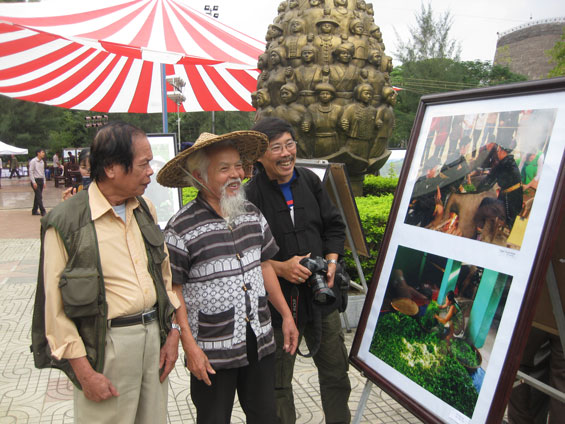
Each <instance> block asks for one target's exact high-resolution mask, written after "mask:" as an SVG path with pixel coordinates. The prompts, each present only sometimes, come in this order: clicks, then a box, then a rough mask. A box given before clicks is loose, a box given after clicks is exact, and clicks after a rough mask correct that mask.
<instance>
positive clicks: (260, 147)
mask: <svg viewBox="0 0 565 424" xmlns="http://www.w3.org/2000/svg"><path fill="white" fill-rule="evenodd" d="M224 140H231V141H233V146H234V147H235V148H236V149H237V151H238V152H239V156H240V157H241V160H242V161H243V162H245V163H253V162H255V161H256V160H257V159H258V158H259V157H261V156H262V155H263V153H265V150H267V146H268V144H269V139H268V138H267V136H266V135H265V134H263V133H261V132H258V131H233V132H230V133H227V134H222V135H216V134H211V133H207V132H204V133H202V134H200V136H199V137H198V139H197V140H196V141H195V142H194V144H193V145H192V146H191V147H189V148H188V149H186V150H183V151H182V152H180V153H179V154H178V155H176V156H175V157H174V158H173V159H171V160H170V161H169V162H167V163H166V164H165V166H164V167H163V168H162V169H161V170H160V171H159V173H158V174H157V182H158V183H159V184H161V185H163V186H165V187H188V186H191V185H192V182H191V181H190V179H189V177H187V175H186V173H187V172H190V171H191V170H189V169H187V167H186V159H187V158H188V157H189V156H190V155H191V154H193V153H194V152H196V151H198V150H200V149H203V148H204V147H209V146H212V145H214V144H216V143H219V142H220V141H224Z"/></svg>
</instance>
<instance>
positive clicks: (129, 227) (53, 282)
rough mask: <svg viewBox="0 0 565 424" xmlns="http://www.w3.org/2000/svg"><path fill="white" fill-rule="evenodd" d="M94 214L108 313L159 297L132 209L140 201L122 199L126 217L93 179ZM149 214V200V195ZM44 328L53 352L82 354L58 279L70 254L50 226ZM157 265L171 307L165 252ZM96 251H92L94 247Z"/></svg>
mask: <svg viewBox="0 0 565 424" xmlns="http://www.w3.org/2000/svg"><path fill="white" fill-rule="evenodd" d="M88 196H89V204H90V210H91V214H92V220H93V221H94V226H95V228H96V235H97V237H98V251H99V252H100V262H101V264H102V273H103V275H104V285H105V289H106V302H107V304H108V319H112V318H116V317H120V316H126V315H132V314H138V313H140V312H143V311H146V310H149V309H151V308H152V307H153V306H154V305H155V303H156V302H157V295H156V292H155V285H154V283H153V279H152V278H151V275H150V274H149V271H148V269H147V265H148V262H147V253H146V250H145V243H144V242H143V236H142V234H141V231H140V229H139V226H138V225H137V221H136V220H135V217H134V215H133V210H134V209H135V208H137V207H139V202H138V201H137V199H136V198H131V199H128V200H127V201H126V222H125V223H124V221H123V220H122V219H121V218H120V217H119V216H118V215H117V214H116V213H115V212H114V209H113V208H112V206H111V205H110V203H109V202H108V200H107V199H106V198H105V197H104V195H103V194H102V193H101V192H100V189H99V188H98V186H97V185H96V183H95V182H93V183H92V184H90V187H89V189H88ZM147 204H148V205H149V208H150V210H151V214H152V215H153V218H154V219H155V218H156V213H155V208H154V206H153V204H152V203H151V202H149V201H147ZM44 252H45V259H44V265H43V275H44V282H45V333H46V336H47V341H48V342H49V347H50V348H51V352H52V355H53V356H54V357H55V358H57V359H61V358H66V359H71V358H80V357H82V356H85V355H86V350H85V348H84V344H83V342H82V339H81V337H80V335H79V333H78V331H77V328H76V326H75V324H74V323H73V322H72V321H71V320H70V319H69V318H68V317H67V316H66V315H65V312H64V311H63V301H62V298H61V292H60V290H59V280H60V278H61V274H62V272H63V270H64V268H65V265H66V263H67V260H68V255H67V251H66V250H65V246H64V244H63V240H62V239H61V237H60V235H59V234H58V233H57V231H56V230H55V229H54V228H53V227H51V228H49V229H48V230H47V232H46V233H45V240H44ZM165 252H166V253H167V257H166V258H165V260H164V261H163V264H162V266H161V269H162V272H163V280H164V282H165V287H166V290H167V293H168V295H169V299H170V301H171V303H172V304H173V306H174V308H175V309H176V308H178V307H179V305H180V303H179V300H178V298H177V296H176V294H175V293H174V292H173V290H172V284H171V269H170V264H169V254H168V251H167V247H166V246H165ZM93 254H94V253H93Z"/></svg>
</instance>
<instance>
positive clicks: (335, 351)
mask: <svg viewBox="0 0 565 424" xmlns="http://www.w3.org/2000/svg"><path fill="white" fill-rule="evenodd" d="M302 337H305V338H306V341H307V342H309V340H313V338H314V334H313V329H312V326H310V325H307V326H306V327H305V328H304V329H303V330H301V331H300V338H299V341H300V340H302ZM275 340H276V343H277V350H276V353H275V395H276V407H277V417H278V422H279V423H283V424H294V423H295V422H296V410H295V407H294V395H293V393H292V377H293V372H294V361H295V359H296V355H293V356H291V355H289V354H288V353H286V352H285V351H283V350H282V346H283V335H282V331H281V329H280V328H275ZM313 359H314V363H315V364H316V367H317V368H318V380H319V382H320V394H321V397H322V408H323V410H324V416H325V418H326V421H325V422H326V423H327V424H335V423H349V422H350V421H351V413H350V411H349V406H348V404H347V402H348V401H349V394H350V393H351V383H350V382H349V376H348V375H347V370H348V356H347V349H346V348H345V342H344V337H343V331H342V329H341V320H340V318H339V313H338V311H337V310H336V311H334V312H332V313H330V314H329V315H327V316H325V317H322V340H321V343H320V349H319V350H318V352H317V353H316V355H314V356H313Z"/></svg>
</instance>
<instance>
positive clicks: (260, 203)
mask: <svg viewBox="0 0 565 424" xmlns="http://www.w3.org/2000/svg"><path fill="white" fill-rule="evenodd" d="M295 173H296V174H295V175H296V178H295V179H294V181H293V182H292V183H291V190H292V196H293V199H294V222H295V224H294V225H293V223H292V220H291V217H290V211H289V208H288V206H287V204H286V201H285V198H284V195H283V193H282V191H281V190H280V188H279V185H278V183H277V181H274V180H273V181H271V180H269V177H268V176H267V174H266V172H265V170H264V168H263V167H262V165H260V164H258V173H257V174H256V175H255V176H254V177H253V178H252V179H251V180H250V181H249V182H248V183H247V184H246V185H245V192H246V195H247V199H248V200H249V201H250V202H252V203H253V204H255V205H256V206H257V207H258V208H259V209H260V210H261V212H262V213H263V215H264V216H265V218H266V219H267V222H268V223H269V227H270V228H271V232H272V233H273V236H274V237H275V240H276V242H277V244H278V246H279V251H278V253H277V254H276V255H275V256H274V257H273V260H276V261H286V260H288V259H290V258H292V257H293V256H295V255H299V256H302V255H306V254H308V253H310V256H311V257H316V256H320V257H325V255H327V254H328V253H337V254H339V255H342V254H343V243H344V241H345V224H344V223H343V220H342V218H341V215H340V213H339V211H338V210H337V208H336V207H335V206H334V204H333V203H332V202H331V200H330V198H329V196H328V193H327V192H326V190H325V189H324V188H323V186H322V182H321V181H320V179H319V178H318V176H317V175H316V174H314V173H313V172H312V171H310V170H309V169H306V168H298V167H297V168H295ZM279 281H280V284H281V289H282V292H283V294H284V296H285V298H286V300H287V303H288V304H289V305H290V294H291V290H292V288H293V287H298V288H299V302H298V311H299V313H298V322H299V324H300V325H302V324H304V323H305V322H306V321H309V320H310V319H311V317H312V311H311V307H312V294H311V290H310V288H309V287H308V286H307V285H306V284H300V285H295V284H292V283H290V282H288V281H287V280H285V279H284V278H280V277H279ZM271 314H272V316H273V325H274V326H275V327H277V328H280V327H281V325H282V319H281V316H280V315H279V314H278V312H277V311H276V310H275V309H274V308H272V307H271Z"/></svg>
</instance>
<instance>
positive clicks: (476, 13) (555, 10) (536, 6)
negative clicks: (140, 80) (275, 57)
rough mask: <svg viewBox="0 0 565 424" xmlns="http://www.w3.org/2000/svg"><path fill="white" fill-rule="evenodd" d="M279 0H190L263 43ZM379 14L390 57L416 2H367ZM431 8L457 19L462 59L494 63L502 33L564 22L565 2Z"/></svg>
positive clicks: (440, 1)
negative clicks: (210, 7) (214, 7)
mask: <svg viewBox="0 0 565 424" xmlns="http://www.w3.org/2000/svg"><path fill="white" fill-rule="evenodd" d="M280 1H281V0H216V1H215V2H211V1H209V0H208V1H207V0H189V4H190V5H191V6H192V7H194V8H195V9H197V10H200V11H203V10H204V5H217V6H219V13H220V16H219V20H220V21H222V22H223V23H225V24H227V25H230V26H232V27H234V28H236V29H239V30H240V31H242V32H244V33H246V34H248V35H250V36H253V37H255V38H258V39H260V40H264V37H265V33H266V32H267V26H268V25H269V24H270V23H271V22H272V21H273V19H274V18H275V16H276V15H277V7H278V5H279V3H280ZM366 1H367V2H368V3H370V2H372V3H373V6H374V9H375V23H376V24H377V25H379V26H380V27H381V31H382V33H383V41H384V43H385V45H386V52H387V53H388V54H389V55H392V52H393V51H394V50H395V48H396V40H397V39H396V35H395V30H396V31H397V32H398V34H399V35H400V36H401V37H403V38H404V39H408V38H409V30H408V28H409V27H410V26H415V24H416V20H415V18H414V14H415V13H416V12H418V11H419V10H420V1H418V0H387V1H384V0H366ZM431 4H432V9H433V11H434V12H435V13H436V15H437V16H439V15H440V14H441V13H443V12H446V11H448V10H449V11H450V12H451V14H452V16H453V27H452V30H451V32H450V35H451V38H452V39H455V40H457V41H459V42H461V48H462V49H461V59H463V60H474V59H481V60H488V61H492V60H493V58H494V53H495V49H496V41H497V38H498V37H497V33H503V32H504V31H507V30H509V29H511V28H514V27H516V26H519V25H522V24H527V23H528V22H530V19H532V20H534V21H535V20H540V19H548V18H557V17H565V0H472V1H471V0H433V1H431Z"/></svg>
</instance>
